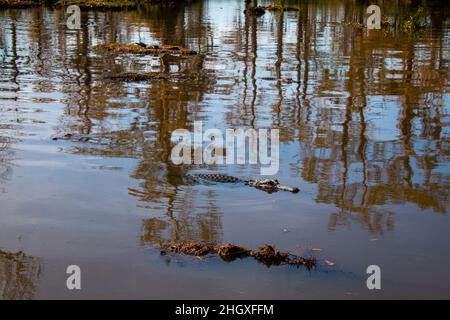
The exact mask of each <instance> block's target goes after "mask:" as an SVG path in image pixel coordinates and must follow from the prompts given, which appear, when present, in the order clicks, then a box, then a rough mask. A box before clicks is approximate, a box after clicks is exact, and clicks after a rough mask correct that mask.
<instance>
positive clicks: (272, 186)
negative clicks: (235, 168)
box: [187, 173, 300, 193]
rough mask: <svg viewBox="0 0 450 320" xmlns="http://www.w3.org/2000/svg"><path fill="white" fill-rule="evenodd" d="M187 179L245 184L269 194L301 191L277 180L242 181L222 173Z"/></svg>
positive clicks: (199, 175)
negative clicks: (280, 191)
mask: <svg viewBox="0 0 450 320" xmlns="http://www.w3.org/2000/svg"><path fill="white" fill-rule="evenodd" d="M187 177H188V178H190V179H193V180H195V181H202V180H204V181H212V182H223V183H244V184H245V185H247V186H250V187H253V188H257V189H259V190H262V191H264V192H267V193H272V192H277V191H279V190H283V191H289V192H292V193H297V192H299V191H300V190H299V189H298V188H296V187H290V186H286V185H283V184H280V183H279V182H278V180H277V179H241V178H238V177H233V176H229V175H226V174H222V173H197V174H187Z"/></svg>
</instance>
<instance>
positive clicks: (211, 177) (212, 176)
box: [188, 173, 245, 183]
mask: <svg viewBox="0 0 450 320" xmlns="http://www.w3.org/2000/svg"><path fill="white" fill-rule="evenodd" d="M188 176H189V177H192V178H200V179H203V180H208V181H214V182H228V183H238V182H245V181H244V180H241V179H239V178H237V177H233V176H229V175H226V174H222V173H197V174H193V175H191V174H189V175H188Z"/></svg>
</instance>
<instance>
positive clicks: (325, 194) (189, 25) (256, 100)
mask: <svg viewBox="0 0 450 320" xmlns="http://www.w3.org/2000/svg"><path fill="white" fill-rule="evenodd" d="M242 5H243V4H242ZM300 6H301V11H300V12H299V13H284V14H280V13H275V14H274V15H272V13H268V14H267V15H272V17H273V19H266V20H263V19H260V18H256V17H254V16H251V15H246V16H242V17H241V16H240V17H238V18H236V21H235V23H236V29H235V30H232V31H229V32H228V33H227V34H226V36H227V37H228V38H232V39H233V40H235V44H234V46H235V51H236V52H235V54H234V55H230V56H231V57H232V58H231V59H233V61H232V62H233V63H236V64H237V65H242V73H240V74H239V75H238V76H239V77H240V75H242V78H240V79H242V81H239V82H237V83H236V84H227V86H226V92H227V94H230V95H232V94H233V95H234V97H236V101H239V103H237V106H236V107H232V108H230V109H229V110H227V111H220V112H223V113H224V114H225V116H224V118H225V121H226V125H227V126H230V127H232V126H237V125H245V126H250V127H258V126H260V122H259V120H260V119H265V120H264V121H265V123H264V126H265V127H267V126H268V127H279V128H280V129H281V130H282V135H281V139H282V142H283V143H286V144H288V143H289V144H290V143H296V144H298V145H299V157H298V161H297V162H295V163H292V164H291V168H292V173H293V174H294V175H301V177H302V178H303V179H304V180H305V181H307V182H311V183H314V184H316V185H317V189H318V191H317V195H316V201H317V202H319V203H327V204H333V205H334V206H336V208H337V213H336V214H333V215H332V216H331V218H330V228H336V227H337V226H338V225H340V224H346V223H350V222H351V221H357V222H359V223H361V224H362V225H364V226H365V227H366V228H367V229H368V230H370V231H371V232H381V231H383V230H386V229H389V228H392V227H393V225H394V223H393V216H392V214H391V213H390V212H387V211H386V209H385V207H388V206H389V205H391V204H393V203H394V204H395V203H399V204H400V203H413V204H415V205H416V206H417V207H419V208H422V209H431V210H434V211H436V212H440V213H444V212H446V206H447V203H448V200H447V199H448V175H446V174H445V173H443V172H442V164H445V163H446V159H447V158H448V152H447V151H446V150H448V137H446V136H445V134H444V133H443V127H445V123H444V122H443V121H442V117H443V115H445V110H443V107H444V106H445V103H444V95H443V94H442V92H445V87H444V86H445V83H446V82H448V81H446V79H448V74H447V73H448V72H446V70H448V63H447V62H446V61H445V52H444V50H445V41H444V38H445V37H444V36H443V33H440V34H439V30H438V31H437V32H436V33H433V34H427V33H425V34H423V35H421V38H413V37H403V36H400V35H398V34H395V33H394V34H391V35H382V34H379V33H378V34H377V33H367V32H366V31H364V30H359V29H355V28H354V27H351V26H344V25H342V24H340V23H339V22H340V21H342V20H353V21H361V19H362V17H363V16H364V15H363V10H362V8H361V7H360V6H358V5H356V4H355V3H352V2H345V3H344V4H340V3H338V2H331V4H317V3H312V2H305V3H302V4H301V5H300ZM186 13H189V14H186ZM141 14H143V16H144V17H145V16H146V15H147V17H148V19H146V20H145V21H143V19H142V17H140V16H139V13H137V14H136V15H134V14H131V15H127V16H126V17H124V16H120V18H119V16H118V15H117V13H108V14H105V13H96V14H93V16H90V15H88V16H85V17H84V18H86V19H93V18H95V19H97V20H96V21H98V23H99V28H96V29H95V30H91V29H90V27H89V25H88V24H84V27H83V29H82V30H81V31H80V32H78V33H69V34H67V35H66V36H67V38H65V36H63V35H64V30H63V29H61V30H59V31H58V34H59V35H61V36H58V43H57V45H56V47H57V50H60V51H61V53H62V54H61V57H62V58H61V61H59V60H58V61H52V63H53V64H54V65H53V66H47V65H45V62H46V61H48V60H49V59H50V57H51V52H52V50H55V48H53V47H52V45H53V44H52V43H51V42H49V41H47V42H46V41H45V39H49V38H50V37H48V36H47V34H48V30H46V29H39V28H36V29H35V33H36V34H35V35H33V37H36V39H37V42H39V43H41V45H40V47H39V50H38V51H37V52H38V56H37V59H35V61H37V62H36V65H34V67H35V68H36V71H37V72H40V73H41V74H42V75H43V76H47V73H48V74H51V72H52V71H54V70H55V69H58V68H59V69H60V70H64V73H63V75H62V76H61V77H62V79H63V81H62V84H61V88H60V90H61V91H62V92H64V93H66V95H67V99H66V101H65V102H66V105H67V110H66V113H65V115H64V116H63V117H62V118H61V126H60V128H59V130H61V131H64V130H65V131H71V132H79V133H94V134H101V135H104V136H106V137H107V138H108V139H107V143H106V145H102V146H92V145H90V146H82V145H78V146H77V147H75V148H73V149H72V152H74V153H80V154H97V155H102V156H117V157H118V156H120V157H130V158H135V159H138V164H137V166H136V168H135V170H133V172H132V174H131V176H132V178H134V179H136V180H138V181H139V186H138V187H133V188H130V189H129V193H130V194H131V195H133V196H136V197H137V198H138V199H139V201H140V203H141V204H142V205H148V206H152V207H154V208H163V209H162V210H164V212H165V213H166V217H164V218H151V219H149V220H146V221H145V222H144V229H145V230H144V231H143V236H142V237H143V241H144V242H148V241H150V240H149V239H150V238H152V237H161V236H163V235H165V236H168V237H173V238H176V239H183V238H193V237H201V238H202V239H204V240H213V239H218V238H219V237H220V229H221V225H220V224H221V222H220V214H219V213H218V209H217V207H215V206H214V201H213V200H214V197H215V195H214V194H213V193H212V194H207V195H202V196H201V197H200V196H199V195H198V194H192V193H191V192H193V189H190V188H189V187H185V186H183V183H182V181H181V180H180V177H181V176H182V175H183V174H184V172H185V168H183V167H178V166H173V165H172V164H171V162H170V161H169V156H170V146H171V144H170V141H169V138H170V133H171V132H172V131H173V130H174V129H177V128H190V127H191V125H192V121H193V120H194V119H199V118H202V117H204V112H203V108H202V106H203V105H204V104H205V103H204V101H203V100H204V97H205V95H207V94H209V93H217V91H215V88H214V87H213V86H212V84H211V83H210V82H208V81H206V82H201V81H200V82H197V83H187V82H178V83H175V82H161V81H160V82H150V83H142V84H139V86H137V85H132V84H127V83H121V82H112V81H110V82H109V81H105V80H103V75H104V73H105V72H106V71H105V70H108V72H111V73H119V72H123V71H124V70H125V69H124V66H123V65H119V64H116V63H115V58H114V57H112V56H111V57H104V56H95V55H93V54H92V52H91V49H90V47H89V43H90V41H91V40H92V37H94V38H95V39H97V40H98V39H100V40H103V41H108V42H111V41H119V42H125V41H126V39H129V38H131V36H133V35H134V34H135V33H136V31H135V30H134V31H133V30H132V29H131V28H130V24H132V23H131V22H133V21H134V20H133V19H138V20H137V21H138V22H139V24H140V25H142V27H143V28H144V27H147V28H148V30H150V31H151V32H152V36H154V37H155V38H156V39H159V40H160V41H161V42H166V43H170V42H176V43H178V44H182V45H188V46H196V47H197V48H196V49H198V48H200V49H201V50H202V51H203V52H208V50H210V51H213V50H221V49H220V48H219V49H214V47H212V46H211V45H212V44H213V43H218V42H220V41H221V40H222V39H220V37H221V35H222V34H220V33H219V34H214V28H213V26H212V25H213V23H211V22H205V20H206V19H205V16H206V15H207V14H208V13H207V8H205V6H204V2H202V1H197V2H195V3H194V4H193V5H192V6H191V7H188V8H186V7H183V6H181V7H177V8H175V9H174V10H173V11H171V12H170V14H168V13H167V12H166V13H162V14H161V12H157V11H153V12H150V13H141ZM130 17H131V18H130ZM127 19H130V20H127ZM436 19H441V20H442V16H441V15H434V16H433V15H432V16H431V20H432V24H433V25H434V26H440V27H441V28H442V29H441V30H440V31H441V32H444V31H445V24H442V23H440V24H439V23H437V22H436V21H433V20H436ZM268 24H269V25H268ZM106 25H111V27H110V28H106V27H105V26H106ZM286 27H293V28H291V29H289V30H294V32H296V39H297V41H296V42H295V43H291V42H289V41H286V36H287V34H286V33H287V31H286ZM41 28H43V27H41ZM55 28H63V26H59V25H56V26H55ZM264 37H269V38H270V39H274V41H275V49H276V51H275V54H274V55H273V57H272V59H271V60H270V59H266V58H267V55H268V54H267V52H265V50H267V49H266V48H265V45H267V44H265V41H263V40H264ZM41 40H42V41H41ZM227 40H228V39H227ZM417 41H420V42H424V43H429V44H430V45H429V48H430V52H429V54H426V55H424V54H423V53H420V51H419V50H418V49H417ZM220 54H221V52H218V53H217V52H212V55H216V56H217V55H219V56H220ZM418 55H419V56H418ZM260 57H261V59H260ZM337 57H340V60H339V59H337ZM263 59H264V60H263ZM261 61H264V63H265V65H263V64H262V62H261ZM389 61H391V64H396V66H401V68H400V69H398V68H394V67H393V66H392V65H390V64H389V63H388V62H389ZM392 61H394V62H392ZM266 63H267V64H266ZM46 66H47V67H46ZM267 70H269V72H272V74H273V76H274V77H273V78H274V80H273V81H272V82H270V81H271V80H264V79H261V77H260V76H259V74H260V73H263V72H266V71H267ZM440 70H443V71H440ZM223 72H230V73H231V71H229V70H225V71H223ZM228 75H229V74H227V76H228ZM214 76H217V75H211V78H214ZM238 76H237V77H238ZM39 85H41V86H42V85H43V84H42V83H41V82H37V81H36V88H39ZM216 90H217V89H216ZM377 96H383V97H388V99H387V100H389V101H384V100H383V101H381V102H377V101H376V99H375V98H376V97H377ZM124 97H126V98H127V99H128V98H129V99H131V100H134V101H136V100H138V101H139V103H134V102H130V103H128V102H127V105H126V106H125V107H124V103H123V100H122V102H121V101H120V99H123V98H124ZM316 97H328V98H330V101H331V103H330V105H323V104H318V103H317V102H316V100H315V98H316ZM115 99H117V100H119V102H117V101H114V100H115ZM374 99H375V100H374ZM143 101H145V103H143ZM377 104H381V105H382V107H383V108H397V109H398V110H399V114H398V115H396V116H395V117H396V119H395V120H396V121H397V123H396V127H395V128H391V129H392V130H397V129H398V137H396V138H395V139H389V140H383V139H377V138H376V137H374V132H375V130H374V129H377V128H374V125H373V123H374V121H375V120H376V117H377V114H376V113H374V112H373V111H372V109H373V108H374V107H375V106H376V105H377ZM269 106H271V107H269ZM419 106H423V107H419ZM123 109H125V112H126V113H127V115H130V116H129V118H127V119H126V121H125V120H122V119H120V116H117V115H115V113H114V111H121V110H123ZM383 110H384V109H383ZM131 114H132V116H131ZM199 197H200V198H199ZM196 200H197V201H204V202H206V201H209V202H207V204H205V203H196V202H195V201H196ZM200 205H202V206H203V207H204V212H203V213H199V212H198V206H200Z"/></svg>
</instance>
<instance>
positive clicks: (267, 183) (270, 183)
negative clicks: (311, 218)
mask: <svg viewBox="0 0 450 320" xmlns="http://www.w3.org/2000/svg"><path fill="white" fill-rule="evenodd" d="M247 184H248V185H249V186H251V187H255V188H258V189H260V190H262V191H265V192H268V193H272V192H277V191H278V190H285V191H289V192H293V193H297V192H299V191H300V190H299V189H298V188H293V187H289V186H285V185H282V184H280V183H279V182H278V180H277V179H252V180H248V181H247Z"/></svg>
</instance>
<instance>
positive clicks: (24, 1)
mask: <svg viewBox="0 0 450 320" xmlns="http://www.w3.org/2000/svg"><path fill="white" fill-rule="evenodd" d="M43 4H44V1H39V0H31V1H28V0H0V8H15V9H24V8H29V7H37V6H41V5H43Z"/></svg>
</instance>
